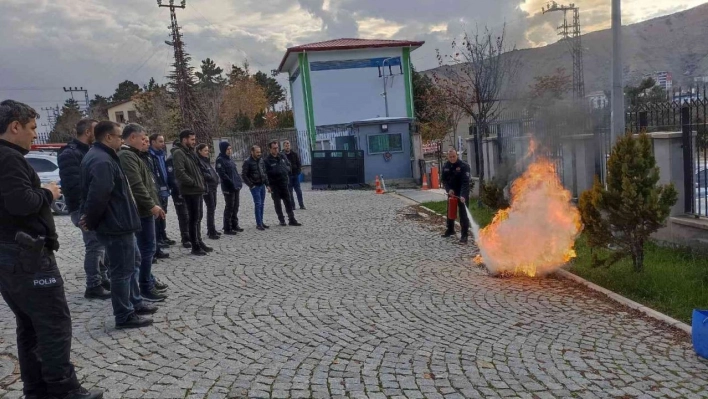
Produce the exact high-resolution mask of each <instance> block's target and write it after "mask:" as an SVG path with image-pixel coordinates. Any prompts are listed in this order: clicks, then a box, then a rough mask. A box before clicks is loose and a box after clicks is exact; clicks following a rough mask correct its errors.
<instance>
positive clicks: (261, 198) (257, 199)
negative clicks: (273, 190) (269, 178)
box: [251, 185, 266, 226]
mask: <svg viewBox="0 0 708 399" xmlns="http://www.w3.org/2000/svg"><path fill="white" fill-rule="evenodd" d="M251 195H252V196H253V204H254V205H255V206H254V208H255V212H256V225H258V226H262V225H263V209H264V207H265V195H266V188H265V185H260V186H254V187H253V188H252V189H251Z"/></svg>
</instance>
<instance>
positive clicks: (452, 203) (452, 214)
mask: <svg viewBox="0 0 708 399" xmlns="http://www.w3.org/2000/svg"><path fill="white" fill-rule="evenodd" d="M457 201H458V198H457V197H455V196H454V195H448V200H447V218H448V219H450V220H455V219H457Z"/></svg>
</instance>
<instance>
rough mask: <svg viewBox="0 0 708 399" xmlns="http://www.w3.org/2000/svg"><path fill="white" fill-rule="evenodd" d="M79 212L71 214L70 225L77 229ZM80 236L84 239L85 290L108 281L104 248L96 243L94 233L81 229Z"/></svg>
mask: <svg viewBox="0 0 708 399" xmlns="http://www.w3.org/2000/svg"><path fill="white" fill-rule="evenodd" d="M80 217H81V215H79V211H74V212H71V223H73V224H74V226H76V227H79V218H80ZM81 235H82V236H83V238H84V246H85V247H86V254H85V255H84V272H85V273H86V288H94V287H98V286H99V285H101V283H102V282H103V281H107V280H108V275H107V274H106V265H105V263H104V258H105V255H106V248H104V247H103V244H101V243H100V242H98V239H97V238H96V232H95V231H84V230H83V229H81Z"/></svg>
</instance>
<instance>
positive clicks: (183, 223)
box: [172, 195, 189, 242]
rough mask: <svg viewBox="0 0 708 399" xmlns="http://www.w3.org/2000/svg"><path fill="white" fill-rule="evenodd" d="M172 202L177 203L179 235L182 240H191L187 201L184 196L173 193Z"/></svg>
mask: <svg viewBox="0 0 708 399" xmlns="http://www.w3.org/2000/svg"><path fill="white" fill-rule="evenodd" d="M172 203H173V204H174V205H175V213H177V221H178V222H179V235H180V237H181V238H182V242H188V241H189V212H187V203H186V202H185V200H184V197H182V196H177V195H173V196H172Z"/></svg>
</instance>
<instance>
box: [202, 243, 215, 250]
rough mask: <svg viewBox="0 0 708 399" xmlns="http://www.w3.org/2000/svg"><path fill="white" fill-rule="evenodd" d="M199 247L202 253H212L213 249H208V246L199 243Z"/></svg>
mask: <svg viewBox="0 0 708 399" xmlns="http://www.w3.org/2000/svg"><path fill="white" fill-rule="evenodd" d="M199 246H200V247H202V250H203V251H204V252H212V251H213V250H214V248H212V247H210V246H208V245H206V244H204V243H203V242H200V243H199Z"/></svg>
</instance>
